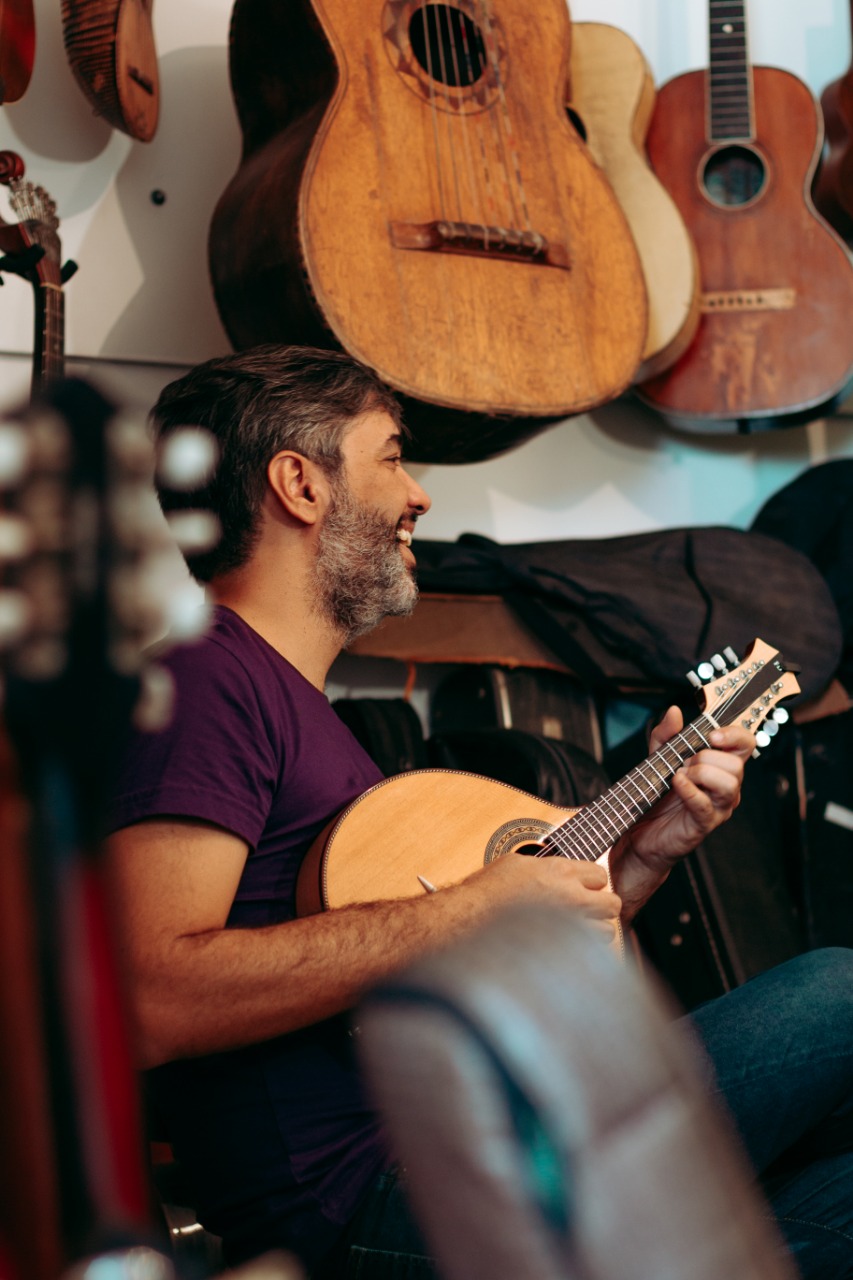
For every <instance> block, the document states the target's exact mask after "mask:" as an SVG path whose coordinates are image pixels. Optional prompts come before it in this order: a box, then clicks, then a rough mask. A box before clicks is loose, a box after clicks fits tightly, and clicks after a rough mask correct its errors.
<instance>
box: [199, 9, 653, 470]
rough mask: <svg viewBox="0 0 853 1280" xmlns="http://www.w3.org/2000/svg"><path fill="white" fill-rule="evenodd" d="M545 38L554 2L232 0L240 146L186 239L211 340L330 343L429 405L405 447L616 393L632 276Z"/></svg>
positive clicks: (640, 288) (565, 23) (459, 451)
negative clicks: (203, 268) (236, 163)
mask: <svg viewBox="0 0 853 1280" xmlns="http://www.w3.org/2000/svg"><path fill="white" fill-rule="evenodd" d="M569 47H570V24H569V19H568V14H567V11H566V6H565V3H564V0H543V3H541V4H539V5H538V6H537V10H536V21H535V22H531V21H530V17H529V13H528V11H527V9H525V7H524V6H521V5H519V4H517V3H515V4H513V3H510V0H458V3H457V4H453V5H451V4H444V3H433V2H432V0H430V2H429V3H425V2H423V0H368V2H367V3H364V4H358V5H354V4H352V3H350V2H349V0H315V2H314V4H313V5H309V3H308V0H275V3H271V2H270V0H238V3H237V5H236V8H235V10H234V15H233V21H232V29H231V79H232V86H233V90H234V96H235V100H236V104H237V109H238V114H239V117H240V124H241V128H242V131H243V139H244V148H243V157H242V161H241V164H240V168H239V170H238V172H237V174H236V175H235V177H234V179H233V180H232V182H231V183H230V184H229V186H228V187H227V189H226V191H225V192H224V193H223V195H222V197H221V199H220V201H219V203H218V206H217V208H216V211H215V213H214V217H213V221H212V225H211V232H210V265H211V273H212V277H213V285H214V293H215V296H216V301H217V305H218V307H219V311H220V315H221V317H222V320H223V323H224V325H225V327H226V329H227V331H228V334H229V337H230V338H231V340H232V342H233V343H234V345H235V346H236V347H246V346H250V345H252V344H254V343H258V342H264V341H279V342H310V343H314V344H316V345H320V346H324V347H329V346H339V347H342V348H344V349H345V350H346V351H348V352H350V354H352V355H353V356H355V357H357V358H358V359H360V360H362V361H364V362H365V363H366V364H368V365H370V366H371V367H372V368H374V369H375V370H376V371H377V372H378V373H379V375H380V376H381V377H382V378H383V379H384V380H385V381H386V382H388V383H389V384H390V385H391V386H392V387H394V388H395V389H396V390H397V391H399V392H401V393H403V394H404V395H405V396H408V397H411V398H412V399H413V400H414V401H416V402H419V403H421V404H425V405H427V406H432V407H433V411H432V413H431V414H430V413H429V412H427V413H426V414H425V415H424V416H425V417H426V418H427V419H428V425H427V426H426V427H425V428H424V429H423V430H421V429H417V430H416V437H415V442H414V447H413V449H411V450H410V452H411V454H412V456H413V457H416V458H419V459H421V460H429V459H432V460H437V461H447V460H453V461H466V460H470V458H471V457H472V456H475V457H482V456H488V451H489V449H490V448H491V451H495V450H496V449H499V448H506V447H508V445H509V444H511V443H513V442H514V438H515V437H514V434H513V428H512V426H511V425H510V426H509V428H508V430H506V431H505V432H504V433H503V434H501V433H500V432H498V433H494V432H490V431H489V429H488V427H487V429H486V436H487V440H488V443H487V444H486V446H485V450H486V451H485V452H484V445H483V441H482V440H480V439H473V440H472V441H471V442H470V445H469V444H468V442H464V441H463V442H461V443H460V442H459V441H458V440H457V439H456V438H455V437H454V434H453V428H452V426H451V427H450V428H447V427H444V426H442V422H441V413H440V412H439V409H440V408H444V409H447V410H450V411H455V412H457V413H474V414H480V415H485V416H486V417H489V416H491V418H492V419H493V420H494V419H498V418H504V419H505V418H506V417H510V418H513V417H514V418H516V419H525V420H531V419H535V420H538V421H539V424H540V425H543V424H544V422H545V421H548V420H553V419H555V418H559V417H564V416H566V415H567V414H574V413H579V412H581V411H582V410H585V409H588V408H590V407H592V406H593V405H596V404H600V403H601V402H602V401H605V400H608V399H610V398H612V397H613V396H615V395H617V394H619V393H620V392H621V391H622V390H624V388H625V387H626V386H627V385H628V384H629V383H630V381H631V379H632V377H633V376H634V373H635V370H636V368H637V366H638V364H639V362H640V359H641V357H642V352H643V347H644V343H645V334H646V324H647V318H646V315H647V304H646V293H645V285H644V281H643V275H642V268H641V264H640V261H639V256H638V254H637V250H636V247H635V244H634V241H633V238H632V236H631V233H630V230H629V228H628V224H627V221H626V219H625V216H624V214H623V212H622V210H621V208H620V206H619V203H618V201H617V199H616V197H615V195H614V193H613V191H612V189H611V187H610V186H609V184H608V182H607V180H606V178H605V177H604V175H603V174H602V172H601V170H600V169H599V167H598V165H597V164H596V163H595V162H594V160H593V159H592V157H591V156H590V154H589V152H588V150H587V149H586V147H585V145H584V144H583V142H582V140H581V139H580V137H579V136H578V134H577V132H576V131H575V130H574V129H573V128H572V126H571V124H570V122H569V119H568V117H567V115H566V112H565V97H566V82H567V75H568V56H569ZM451 421H452V420H451ZM518 431H524V432H525V433H526V434H529V433H530V429H529V428H519V429H518ZM516 434H517V433H516ZM492 446H494V447H493V448H492ZM469 449H470V451H469Z"/></svg>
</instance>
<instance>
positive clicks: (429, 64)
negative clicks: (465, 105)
mask: <svg viewBox="0 0 853 1280" xmlns="http://www.w3.org/2000/svg"><path fill="white" fill-rule="evenodd" d="M428 8H429V5H424V6H423V8H422V9H421V17H422V18H423V28H424V49H425V52H426V62H427V79H428V81H429V104H430V115H431V117H432V136H433V143H434V145H435V163H436V169H437V177H438V203H439V205H440V209H441V217H442V220H444V219H446V218H447V205H446V200H445V194H444V172H443V166H442V159H441V142H440V137H439V131H438V107H437V106H436V102H435V83H436V81H435V76H434V74H433V67H432V47H431V45H430V42H429V26H428V24H427V9H428Z"/></svg>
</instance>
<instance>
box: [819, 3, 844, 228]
mask: <svg viewBox="0 0 853 1280" xmlns="http://www.w3.org/2000/svg"><path fill="white" fill-rule="evenodd" d="M850 27H851V30H853V3H851V5H850ZM820 105H821V107H822V108H823V119H824V124H825V126H826V142H827V145H826V148H825V151H824V155H823V157H822V159H821V163H820V168H819V169H818V172H817V177H816V179H815V184H814V191H813V194H814V202H815V204H816V206H817V208H818V210H819V211H820V212H821V213H822V214H823V216H824V218H826V220H827V222H829V223H830V224H831V225H832V226H833V227H835V230H836V231H837V232H838V234H839V235H842V236H843V237H844V239H845V240H847V241H848V242H850V241H853V64H851V66H849V67H848V68H847V70H846V71H845V72H844V75H843V76H840V77H839V78H838V79H837V80H833V81H832V83H831V84H828V85H827V86H826V88H825V89H824V91H823V93H822V94H821V95H820Z"/></svg>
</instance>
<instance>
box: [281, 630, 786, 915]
mask: <svg viewBox="0 0 853 1280" xmlns="http://www.w3.org/2000/svg"><path fill="white" fill-rule="evenodd" d="M727 656H728V658H729V662H728V663H726V662H725V661H724V660H723V659H722V658H721V657H720V656H719V655H715V659H714V665H713V666H711V664H708V666H709V668H710V670H711V671H712V672H713V676H711V677H709V678H710V683H709V684H708V685H706V686H704V687H703V689H702V698H703V701H704V710H703V713H702V715H701V716H699V718H698V719H697V720H694V721H693V722H692V723H691V724H689V725H687V726H686V727H685V729H684V730H683V731H682V732H681V733H680V734H677V735H676V737H674V738H672V739H671V740H670V741H669V742H667V743H665V744H664V746H662V747H661V748H660V750H658V751H656V752H655V753H654V754H653V755H651V756H650V757H649V758H648V760H646V761H644V762H643V763H642V764H640V765H638V766H637V767H636V768H635V769H633V770H632V771H631V772H630V773H629V774H627V775H626V776H625V777H624V778H622V779H621V781H619V782H617V783H616V784H615V785H614V786H612V787H611V788H610V789H609V790H608V791H606V792H604V794H603V795H601V796H599V798H598V799H597V800H595V801H593V803H592V804H589V805H585V806H584V807H583V808H581V809H561V808H559V807H558V806H556V805H553V804H550V803H548V802H546V801H544V800H539V799H538V798H537V797H535V796H530V795H526V794H525V793H524V792H522V791H518V790H516V789H515V788H514V787H510V786H507V785H506V784H504V783H502V782H494V781H492V780H490V779H487V778H481V777H478V776H477V775H475V774H470V773H457V772H456V771H455V770H443V769H418V770H413V771H412V772H411V773H403V774H400V775H399V776H397V777H394V778H389V779H387V780H386V781H385V782H380V783H379V784H378V785H377V786H375V787H372V788H371V789H370V790H369V791H367V792H365V794H364V795H363V796H361V797H360V798H359V799H358V800H356V801H354V803H353V804H351V805H350V806H349V807H348V808H347V809H345V810H344V812H343V813H342V814H341V815H340V816H339V817H338V818H337V819H336V820H335V821H334V822H332V823H331V824H330V825H329V826H328V827H327V828H326V829H325V830H324V831H323V832H322V833H321V834H320V836H319V837H318V839H317V840H316V841H315V843H314V844H313V845H312V847H311V849H310V850H309V852H308V854H307V856H306V858H305V861H304V863H303V865H302V868H301V869H300V873H299V877H298V880H297V886H296V906H297V913H298V914H299V915H312V914H314V913H316V912H318V911H323V910H331V909H333V908H335V907H344V906H349V905H350V904H352V903H358V902H374V901H378V900H382V899H389V898H408V897H413V896H416V895H418V894H419V893H422V892H423V891H424V887H423V882H422V880H421V877H423V879H424V880H426V881H427V882H428V883H429V884H431V885H433V886H435V887H440V886H443V885H448V884H456V883H458V882H459V881H461V880H463V879H465V877H466V876H469V875H472V874H473V873H474V872H475V871H476V870H478V868H480V867H482V866H484V865H486V863H489V862H492V861H493V860H494V859H496V858H500V857H503V855H504V854H507V853H518V852H528V853H533V854H535V855H536V856H544V855H555V856H557V857H565V858H574V859H584V860H587V861H590V862H603V863H604V864H605V865H606V861H607V857H608V854H609V850H610V848H611V847H612V845H613V844H615V842H616V841H617V840H618V839H619V837H620V836H622V835H624V833H625V832H626V831H629V830H630V829H631V827H633V826H634V825H635V823H637V822H638V821H639V820H640V819H641V818H642V817H643V816H644V815H645V814H646V813H647V812H648V811H649V809H651V807H652V806H653V805H654V804H655V803H656V802H657V801H658V800H659V799H660V798H661V796H662V795H663V794H664V793H665V792H666V791H667V790H668V788H669V784H670V780H671V778H672V775H673V774H674V773H675V771H676V770H677V769H678V768H679V767H680V766H681V765H682V764H683V762H684V761H685V760H686V759H688V758H689V757H690V756H693V755H695V754H696V753H697V752H698V751H701V750H702V748H703V747H704V746H707V742H708V734H709V733H710V732H711V730H712V729H714V728H715V727H716V726H719V725H726V724H733V723H734V722H735V721H738V720H739V721H742V722H743V723H744V724H746V725H747V726H748V727H750V728H752V729H753V730H754V731H755V730H759V733H760V734H763V735H764V737H763V738H762V741H766V742H769V741H770V737H771V736H772V735H773V734H775V732H776V731H777V729H778V725H779V723H780V722H781V721H784V720H785V719H787V718H788V717H787V712H786V711H785V709H784V708H778V710H777V709H776V708H777V704H778V703H779V702H780V701H781V699H783V698H788V697H792V696H793V695H794V694H796V693H798V692H799V685H798V684H797V681H796V678H795V677H794V676H793V675H792V674H791V672H790V671H787V670H786V669H785V667H784V665H783V662H782V659H781V658H780V656H779V654H778V653H777V652H775V651H774V650H773V649H771V648H770V647H769V646H768V645H766V644H764V642H763V641H761V640H755V641H753V643H752V644H751V646H750V648H749V651H748V653H747V656H746V658H745V660H744V661H743V662H741V663H737V661H736V658H735V655H734V654H733V653H730V651H727ZM700 673H701V674H702V676H703V677H705V676H707V673H706V672H705V671H702V669H701V668H700ZM697 682H698V678H697ZM768 717H771V718H770V719H768ZM773 717H776V718H773ZM765 722H766V727H765V729H763V730H761V729H760V726H761V725H763V724H765ZM417 821H420V822H422V823H423V827H422V828H420V829H418V828H416V827H415V823H416V822H417ZM380 850H381V852H380Z"/></svg>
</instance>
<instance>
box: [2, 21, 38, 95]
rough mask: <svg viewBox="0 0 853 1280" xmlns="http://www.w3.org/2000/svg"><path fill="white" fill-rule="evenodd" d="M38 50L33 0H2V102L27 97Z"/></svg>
mask: <svg viewBox="0 0 853 1280" xmlns="http://www.w3.org/2000/svg"><path fill="white" fill-rule="evenodd" d="M35 52H36V29H35V17H34V14H33V0H0V105H2V104H4V103H6V102H17V101H18V99H19V98H22V97H23V96H24V93H25V92H26V90H27V87H28V85H29V83H30V79H31V77H32V74H33V62H34V61H35Z"/></svg>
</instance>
